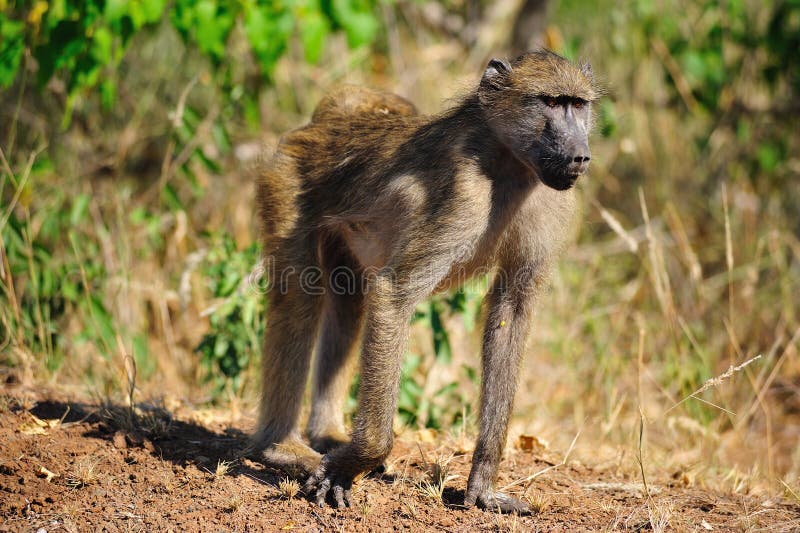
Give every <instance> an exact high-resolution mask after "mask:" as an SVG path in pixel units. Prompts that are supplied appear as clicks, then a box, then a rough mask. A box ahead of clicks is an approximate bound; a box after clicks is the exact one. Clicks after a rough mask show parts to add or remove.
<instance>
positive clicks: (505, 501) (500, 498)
mask: <svg viewBox="0 0 800 533" xmlns="http://www.w3.org/2000/svg"><path fill="white" fill-rule="evenodd" d="M476 504H477V505H478V508H479V509H483V510H485V511H494V512H495V513H504V514H505V513H513V514H518V515H528V514H531V506H530V505H528V504H527V503H525V502H524V501H522V500H520V499H519V498H515V497H514V496H509V495H508V494H504V493H502V492H498V491H496V490H493V489H488V490H485V491H483V492H481V493H479V494H474V493H470V491H469V490H467V496H466V498H465V499H464V505H465V506H466V507H472V506H473V505H476Z"/></svg>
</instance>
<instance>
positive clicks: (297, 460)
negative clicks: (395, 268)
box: [254, 250, 322, 474]
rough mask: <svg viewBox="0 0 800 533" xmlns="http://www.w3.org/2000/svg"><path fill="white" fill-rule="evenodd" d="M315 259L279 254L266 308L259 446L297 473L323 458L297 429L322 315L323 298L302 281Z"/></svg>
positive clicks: (274, 462)
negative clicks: (306, 270) (306, 442)
mask: <svg viewBox="0 0 800 533" xmlns="http://www.w3.org/2000/svg"><path fill="white" fill-rule="evenodd" d="M289 252H291V250H290V251H289ZM312 257H313V256H312V255H311V254H310V253H296V252H295V253H293V254H290V253H285V252H284V253H277V254H276V260H275V266H276V268H275V274H276V275H275V278H276V279H274V280H272V282H271V285H272V287H271V289H270V293H269V301H268V304H267V325H266V333H265V336H264V349H263V354H262V372H261V404H260V409H259V422H258V431H257V433H256V435H255V443H254V444H255V446H256V447H258V448H259V449H263V450H264V451H263V454H262V455H261V458H262V460H263V461H264V463H265V464H268V465H269V466H273V467H277V468H282V469H284V470H286V471H288V472H291V473H295V474H305V473H307V472H309V471H312V470H313V469H314V468H316V466H317V465H318V464H319V461H320V459H321V457H320V455H319V454H318V453H317V452H315V451H314V450H313V449H311V448H310V447H309V446H307V445H306V444H305V443H304V442H303V441H302V439H301V437H300V433H299V431H298V428H297V423H298V416H299V414H300V408H301V405H302V400H303V393H304V391H305V386H306V381H307V379H308V371H309V366H310V360H311V351H312V350H313V347H314V341H315V340H316V333H317V329H318V324H319V318H320V314H321V311H322V295H321V294H317V292H319V291H318V290H309V288H308V287H303V286H301V284H300V280H299V279H298V277H299V273H300V272H301V271H302V270H303V268H305V267H306V266H313V261H312V260H311V259H312ZM287 267H292V268H293V269H294V270H291V271H290V270H289V269H288V268H287ZM287 273H288V274H287Z"/></svg>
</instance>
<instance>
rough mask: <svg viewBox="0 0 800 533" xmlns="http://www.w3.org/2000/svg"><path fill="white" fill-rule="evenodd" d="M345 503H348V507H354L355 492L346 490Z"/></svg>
mask: <svg viewBox="0 0 800 533" xmlns="http://www.w3.org/2000/svg"><path fill="white" fill-rule="evenodd" d="M344 503H346V504H347V506H348V507H352V506H353V491H352V490H351V489H350V488H346V489H344Z"/></svg>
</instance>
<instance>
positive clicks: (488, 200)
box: [256, 51, 596, 512]
mask: <svg viewBox="0 0 800 533" xmlns="http://www.w3.org/2000/svg"><path fill="white" fill-rule="evenodd" d="M547 96H559V97H562V96H564V97H567V98H568V99H567V100H565V101H564V102H565V103H564V106H563V108H553V106H552V105H550V106H549V107H548V105H547V104H545V103H543V102H545V101H543V100H541V99H542V98H544V97H547ZM595 97H596V91H595V89H594V88H593V84H592V80H591V75H590V72H589V71H588V70H587V69H586V68H583V69H581V68H578V67H575V66H573V65H571V64H570V63H569V62H567V61H566V60H564V59H563V58H560V57H558V56H556V55H555V54H552V53H550V52H546V51H541V52H533V53H530V54H526V55H523V56H521V57H520V58H518V59H517V60H516V61H515V62H514V63H513V64H512V65H507V64H505V63H502V62H497V61H492V62H491V63H490V64H489V67H487V70H486V72H485V74H484V78H483V80H482V81H481V84H480V86H479V87H478V89H477V90H476V91H474V92H473V93H471V94H469V95H468V96H466V97H465V98H464V99H463V101H462V102H461V103H459V104H458V105H457V106H456V107H454V108H452V109H450V110H448V111H446V112H444V113H442V114H441V115H437V116H432V117H431V116H421V115H418V114H416V110H415V109H414V107H413V105H411V104H410V103H408V102H407V101H406V100H404V99H402V98H400V97H398V96H395V95H391V94H386V93H379V92H375V91H370V90H368V89H361V88H358V89H356V88H344V89H340V90H338V91H336V92H334V93H332V94H331V95H329V96H327V97H326V98H324V99H323V100H322V102H321V103H320V105H319V107H318V108H317V110H316V111H315V112H314V115H313V117H312V120H311V122H310V123H309V124H308V125H306V126H304V127H302V128H299V129H297V130H294V131H292V132H289V133H287V134H286V135H285V136H284V137H283V138H282V139H281V142H280V145H279V146H278V148H277V151H276V152H275V154H274V155H273V156H272V158H271V160H269V161H268V162H267V163H266V164H265V166H264V167H263V169H262V171H261V172H260V174H259V176H258V180H257V203H258V209H259V216H260V218H261V220H262V222H263V225H264V231H263V238H264V245H265V246H264V247H265V253H266V254H268V255H269V256H270V257H271V258H272V260H273V262H274V266H275V272H276V273H281V272H285V271H286V269H294V270H293V272H294V273H295V275H294V276H287V277H285V279H284V277H283V276H281V280H280V282H278V280H277V279H276V280H273V281H274V282H273V284H272V288H271V290H270V294H269V310H268V318H267V333H266V336H265V339H264V357H263V376H262V380H263V383H262V386H263V388H262V401H261V410H260V419H259V431H258V434H257V435H256V442H257V443H258V445H259V446H260V447H261V448H263V449H264V450H265V451H264V459H265V461H266V462H269V463H270V464H273V465H277V466H283V467H291V466H294V467H300V468H302V469H304V470H306V471H313V472H314V473H313V474H312V476H311V477H310V478H309V480H308V482H307V485H306V488H307V490H308V491H309V492H311V493H312V494H313V495H314V497H315V498H316V500H317V501H318V502H319V503H320V504H322V503H323V502H324V499H325V497H326V495H327V494H328V493H329V492H330V493H331V494H332V496H333V500H334V502H335V503H336V504H337V505H338V506H342V505H345V504H349V503H350V492H349V490H350V483H351V482H352V479H353V477H355V476H356V475H357V474H359V473H360V472H363V471H367V470H369V469H371V468H374V467H376V466H378V465H380V463H381V462H382V461H383V460H384V458H385V457H386V456H387V455H388V453H389V452H390V450H391V447H392V419H393V416H394V413H395V410H396V404H397V394H398V384H399V378H400V367H401V360H402V354H403V352H404V350H405V345H406V339H407V336H408V325H409V320H410V318H411V315H412V313H413V310H414V307H415V305H416V304H417V303H418V302H420V301H421V300H423V299H424V298H426V297H427V296H428V295H429V294H431V293H432V292H434V291H436V290H442V289H445V288H448V287H453V286H455V285H458V284H460V283H463V282H464V281H465V280H466V279H467V278H469V277H470V276H471V275H473V274H474V273H475V272H481V271H484V272H485V271H487V270H488V269H491V268H496V269H498V272H497V274H496V276H495V281H494V284H493V287H492V290H491V292H490V294H489V296H488V297H487V302H486V303H487V308H488V311H487V320H486V324H485V327H484V340H483V362H484V363H483V378H482V396H481V420H480V422H481V423H480V434H479V437H478V442H477V446H476V449H475V454H474V457H473V469H472V473H471V474H470V479H469V484H468V489H467V495H466V501H465V503H466V504H467V505H473V504H475V503H477V504H478V505H480V506H481V507H484V508H492V509H496V510H500V511H514V512H526V511H527V510H528V508H527V506H526V504H524V503H522V502H520V501H519V500H516V499H514V498H512V497H510V496H507V495H504V494H501V493H499V492H497V491H496V490H495V489H494V488H493V482H494V479H495V477H496V473H497V465H498V463H499V460H500V456H501V453H502V449H503V446H504V443H505V438H506V429H507V425H508V419H509V416H510V413H511V407H512V403H513V398H514V392H515V389H516V383H517V368H518V365H519V362H520V356H521V353H522V348H523V345H524V341H525V338H526V335H527V332H528V325H529V322H530V320H529V319H530V316H531V313H532V309H533V303H534V300H535V297H536V294H537V293H538V288H539V287H540V286H541V285H542V283H543V280H544V279H545V277H546V274H547V271H548V269H549V267H550V265H551V264H552V262H553V261H554V259H555V258H556V257H557V256H558V254H559V252H560V250H561V249H562V248H563V246H564V244H565V241H566V239H567V237H568V235H569V233H570V231H569V227H570V224H571V221H572V219H573V215H574V204H575V201H574V196H573V193H572V191H571V190H569V187H571V185H572V183H573V182H574V180H575V179H576V178H577V175H578V174H579V173H582V172H583V171H585V169H586V165H587V164H588V159H589V158H588V145H586V146H583V144H581V143H582V142H583V141H582V139H585V137H586V135H587V133H588V129H589V126H590V124H589V122H590V119H591V114H590V112H588V110H584V109H583V105H584V104H586V105H587V106H588V104H590V102H591V101H592V100H593V99H594V98H595ZM573 103H574V104H575V106H574V109H573V108H572V107H570V106H572V104H573ZM562 110H563V113H562ZM562 115H563V116H562ZM576 117H577V118H576ZM565 121H566V122H565ZM562 123H563V125H561V126H560V124H562ZM554 128H555V129H556V131H555V134H553V132H552V130H553V129H554ZM558 128H562V129H561V130H559V129H558ZM562 130H563V131H562ZM573 138H574V139H575V140H574V142H573V141H569V139H573ZM545 139H546V140H547V142H544V140H545ZM564 139H567V141H569V142H567V141H565V140H564ZM541 154H549V155H547V156H546V157H545V155H541ZM576 154H577V155H576ZM556 156H557V157H556ZM554 159H557V161H558V162H557V163H553V162H552V160H554ZM573 159H574V161H573ZM548 165H549V166H548ZM553 176H556V177H553ZM546 184H547V185H546ZM548 185H549V186H548ZM557 189H559V190H557ZM342 268H347V269H348V271H350V272H353V273H354V274H355V275H356V276H357V277H358V279H359V280H362V279H366V280H367V282H366V284H365V287H366V291H364V292H362V291H361V290H356V291H349V292H348V293H347V294H334V292H335V291H332V290H330V289H331V286H330V285H325V283H326V282H327V280H329V279H331V278H330V275H331V273H334V272H336V271H337V269H342ZM304 269H305V270H306V271H308V272H313V271H317V272H322V273H323V275H321V276H320V277H319V279H318V283H317V284H316V285H321V286H322V287H323V288H324V289H325V290H323V291H316V290H307V287H306V288H304V283H303V276H302V275H300V273H301V272H303V271H304ZM279 275H280V274H279ZM276 277H277V276H276ZM360 283H361V281H359V289H360ZM316 285H315V286H316ZM318 292H319V293H318ZM359 343H360V347H361V359H360V361H361V364H360V372H361V380H360V387H359V396H358V412H357V414H356V417H355V420H354V424H353V428H352V432H351V435H350V438H349V439H348V437H347V436H346V434H345V432H344V427H343V425H342V415H341V409H342V402H343V400H344V398H345V396H346V392H347V387H348V385H349V383H350V378H351V373H350V369H351V367H352V361H353V360H354V357H353V356H354V354H355V353H356V352H357V351H358V350H357V348H358V347H359ZM315 345H316V347H317V353H316V359H315V372H314V378H313V386H312V411H311V416H310V419H309V423H308V426H307V433H308V437H309V438H310V441H311V444H312V446H313V448H314V449H312V448H311V447H309V446H307V445H306V444H304V442H303V441H302V439H301V437H300V434H299V432H298V430H297V421H298V415H299V411H300V405H301V400H302V397H303V390H304V386H305V383H306V378H307V375H308V373H309V370H310V367H311V352H312V349H313V348H314V346H315ZM318 452H323V453H327V455H325V456H324V458H322V460H321V462H320V455H319V453H318Z"/></svg>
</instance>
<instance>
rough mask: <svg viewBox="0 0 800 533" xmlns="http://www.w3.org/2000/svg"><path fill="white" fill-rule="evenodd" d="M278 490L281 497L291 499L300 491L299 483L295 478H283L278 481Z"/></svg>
mask: <svg viewBox="0 0 800 533" xmlns="http://www.w3.org/2000/svg"><path fill="white" fill-rule="evenodd" d="M278 491H279V492H280V494H281V496H282V497H284V498H286V499H287V500H291V499H293V498H294V497H295V496H297V495H298V494H299V493H300V483H298V482H297V480H295V479H290V478H288V477H286V478H283V479H282V480H280V482H278Z"/></svg>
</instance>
